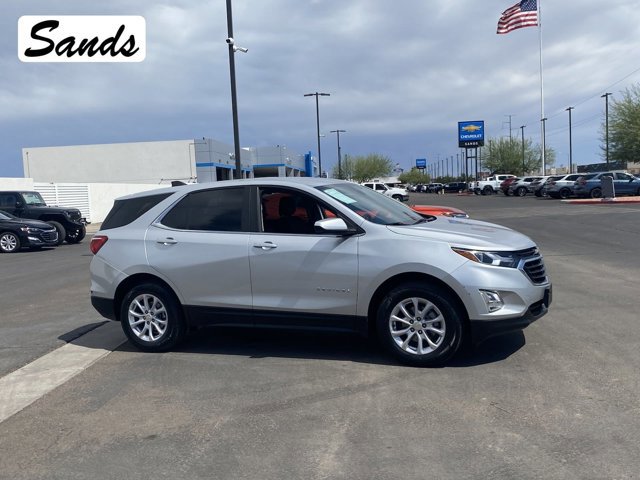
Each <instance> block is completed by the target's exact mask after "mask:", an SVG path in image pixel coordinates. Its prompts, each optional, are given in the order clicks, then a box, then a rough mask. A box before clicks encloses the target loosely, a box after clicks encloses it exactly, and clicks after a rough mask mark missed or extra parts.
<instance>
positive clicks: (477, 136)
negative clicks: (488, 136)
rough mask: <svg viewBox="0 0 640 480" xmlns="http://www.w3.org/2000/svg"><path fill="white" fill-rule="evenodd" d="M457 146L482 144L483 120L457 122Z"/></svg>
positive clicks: (467, 146) (479, 145)
mask: <svg viewBox="0 0 640 480" xmlns="http://www.w3.org/2000/svg"><path fill="white" fill-rule="evenodd" d="M458 146H459V147H465V148H469V147H482V146H484V120H477V121H475V122H458Z"/></svg>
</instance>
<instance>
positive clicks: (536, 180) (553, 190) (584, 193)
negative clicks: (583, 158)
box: [500, 171, 640, 198]
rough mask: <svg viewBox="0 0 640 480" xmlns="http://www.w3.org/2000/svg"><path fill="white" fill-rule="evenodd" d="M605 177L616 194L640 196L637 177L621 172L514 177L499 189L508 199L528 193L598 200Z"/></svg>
mask: <svg viewBox="0 0 640 480" xmlns="http://www.w3.org/2000/svg"><path fill="white" fill-rule="evenodd" d="M605 177H611V179H612V181H613V186H614V191H615V194H616V195H638V196H640V178H638V177H636V176H634V175H631V174H630V173H626V172H620V171H612V172H598V173H572V174H566V175H546V176H529V177H516V176H513V177H510V178H507V179H505V180H503V181H502V183H501V184H500V190H501V191H502V193H504V194H505V195H507V196H509V195H515V196H519V197H523V196H525V195H527V194H528V193H531V194H534V195H535V196H537V197H546V196H549V197H552V198H570V197H589V198H600V197H602V179H603V178H605Z"/></svg>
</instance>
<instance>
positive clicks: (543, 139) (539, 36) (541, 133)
mask: <svg viewBox="0 0 640 480" xmlns="http://www.w3.org/2000/svg"><path fill="white" fill-rule="evenodd" d="M540 3H541V0H537V2H536V6H537V8H538V46H539V50H540V137H541V138H542V142H541V144H542V174H543V175H546V174H547V162H546V154H547V146H546V144H545V143H546V138H545V137H546V135H545V131H544V121H545V120H546V118H545V117H544V76H543V73H542V15H541V8H540Z"/></svg>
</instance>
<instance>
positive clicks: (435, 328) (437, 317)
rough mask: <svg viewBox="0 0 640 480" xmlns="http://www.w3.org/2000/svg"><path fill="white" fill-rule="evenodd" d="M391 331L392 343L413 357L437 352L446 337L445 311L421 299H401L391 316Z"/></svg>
mask: <svg viewBox="0 0 640 480" xmlns="http://www.w3.org/2000/svg"><path fill="white" fill-rule="evenodd" d="M389 331H390V333H391V337H392V338H393V341H394V342H395V343H396V345H397V346H398V347H400V348H401V349H402V350H403V351H405V352H407V353H410V354H413V355H425V354H429V353H432V352H434V351H435V350H436V349H437V348H438V347H440V345H442V342H443V341H444V337H445V334H446V322H445V319H444V316H443V315H442V312H441V311H440V310H439V309H438V307H436V306H435V305H434V304H433V303H432V302H430V301H429V300H426V299H424V298H420V297H412V298H406V299H404V300H401V301H400V302H398V303H397V304H396V306H395V307H394V308H393V310H392V311H391V315H390V316H389Z"/></svg>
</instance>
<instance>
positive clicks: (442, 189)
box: [408, 182, 467, 193]
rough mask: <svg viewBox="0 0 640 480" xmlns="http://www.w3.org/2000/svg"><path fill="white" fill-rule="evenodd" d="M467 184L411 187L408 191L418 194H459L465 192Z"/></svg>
mask: <svg viewBox="0 0 640 480" xmlns="http://www.w3.org/2000/svg"><path fill="white" fill-rule="evenodd" d="M466 189H467V184H466V183H465V182H451V183H427V184H418V185H411V186H410V187H409V188H408V190H409V191H410V192H417V193H420V192H422V193H458V192H462V191H465V190H466Z"/></svg>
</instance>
